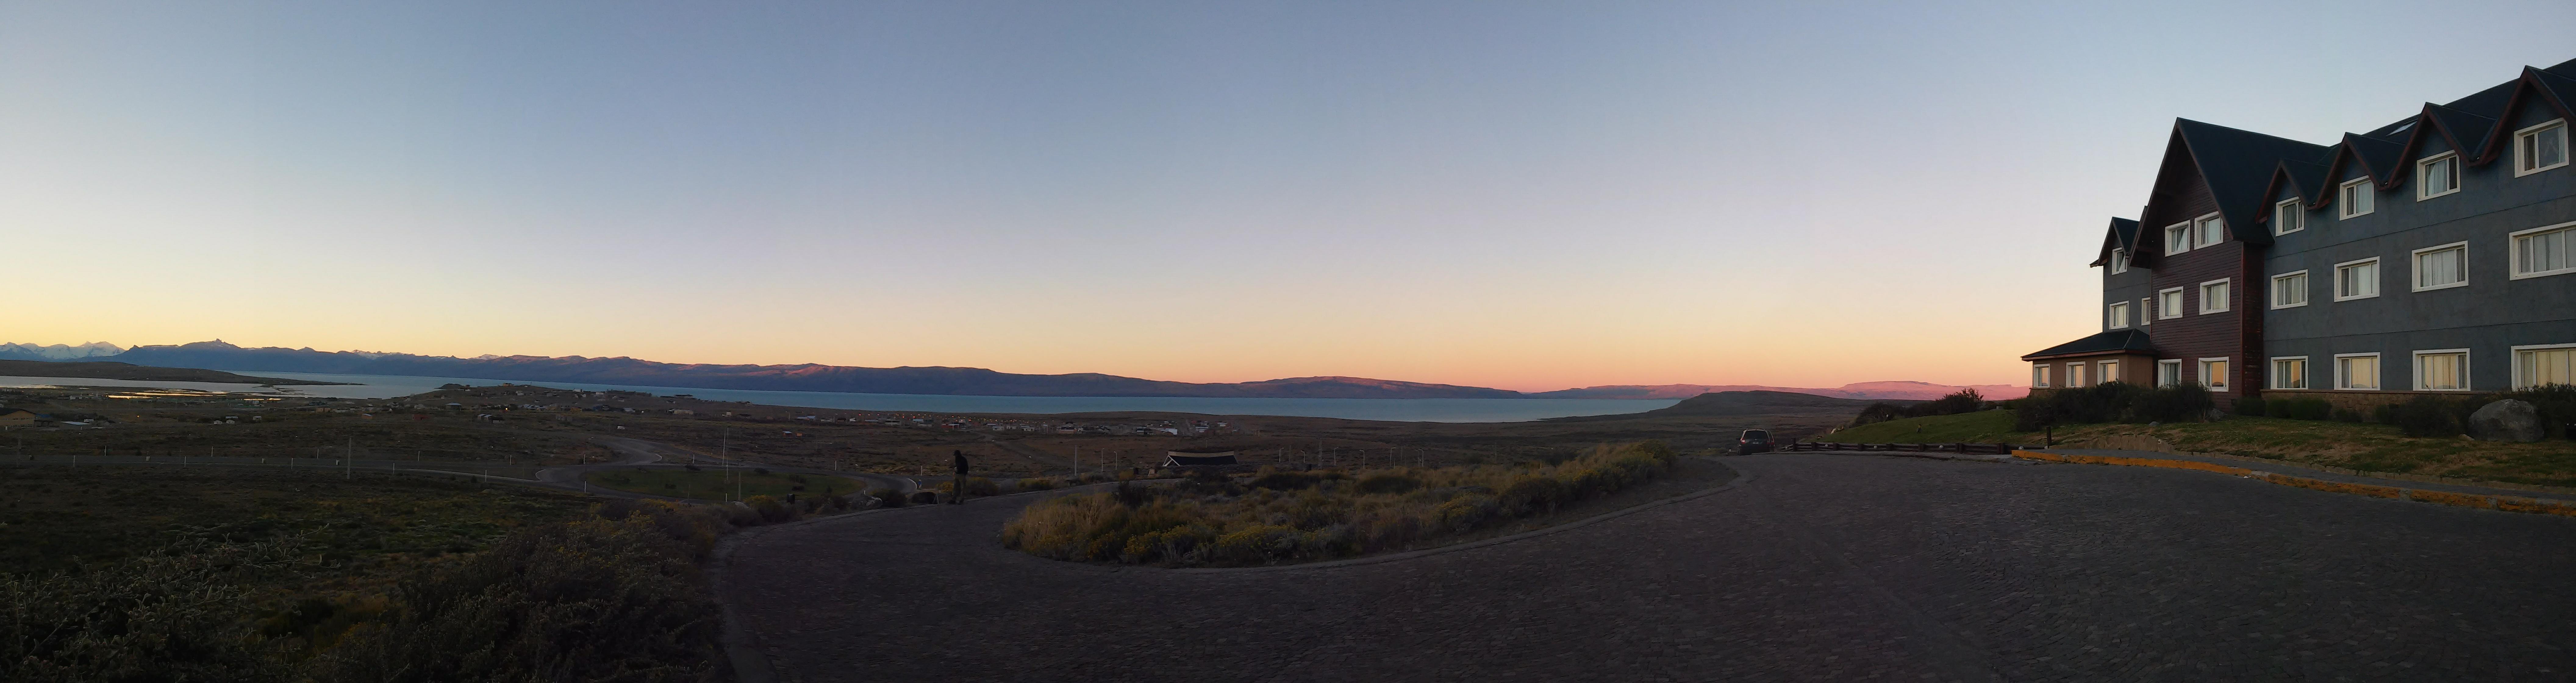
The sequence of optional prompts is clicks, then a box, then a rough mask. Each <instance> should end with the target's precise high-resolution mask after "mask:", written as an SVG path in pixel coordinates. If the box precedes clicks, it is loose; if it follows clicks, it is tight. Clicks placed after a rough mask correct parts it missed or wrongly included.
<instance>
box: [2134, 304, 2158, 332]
mask: <svg viewBox="0 0 2576 683" xmlns="http://www.w3.org/2000/svg"><path fill="white" fill-rule="evenodd" d="M2155 307H2156V304H2155V300H2153V299H2147V298H2140V299H2138V326H2139V327H2146V326H2147V319H2148V318H2153V317H2155V316H2152V315H2148V314H2147V312H2148V311H2152V310H2156V308H2155Z"/></svg>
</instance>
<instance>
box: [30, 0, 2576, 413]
mask: <svg viewBox="0 0 2576 683" xmlns="http://www.w3.org/2000/svg"><path fill="white" fill-rule="evenodd" d="M2440 14H2441V15H2443V16H2445V17H2449V18H2450V19H2451V20H2447V21H2435V20H2431V19H2433V17H2428V16H2426V15H2425V13H2424V7H2423V6H2422V5H2421V4H2420V3H2402V4H2401V3H2393V2H2392V3H2364V2H2302V3H2283V4H2266V3H2253V2H2216V3H2202V4H2197V5H2195V4H2192V3H2026V4H2015V3H1861V2H1802V3H1717V2H1685V3H1655V2H1613V3H1599V2H1563V3H1549V2H1428V3H1425V2H1351V3H1333V2H1291V3H1259V2H1239V3H1235V2H1229V3H1183V2H1172V3H1154V2H1123V3H1087V2H1003V3H995V2H974V1H941V2H900V3H889V2H841V1H834V2H810V3H804V2H762V3H703V2H592V3H585V2H533V3H532V2H492V3H474V2H441V3H312V4H297V3H259V2H230V3H121V2H78V3H63V2H28V1H24V0H0V244H6V245H7V246H6V248H5V249H0V269H5V272H7V273H8V274H9V275H10V277H9V280H10V281H11V282H13V283H15V286H14V289H15V290H16V291H14V292H11V295H10V296H6V297H0V342H28V343H39V344H46V343H78V342H83V341H109V342H114V343H118V344H125V345H135V344H175V343H184V342H190V341H201V340H206V339H215V338H221V339H224V340H226V341H229V342H232V343H235V344H241V345H244V346H270V345H274V346H288V347H312V348H317V349H323V350H342V349H358V350H371V351H399V352H408V353H423V354H436V355H462V356H474V355H481V354H486V353H498V354H505V355H506V354H529V355H549V356H563V355H584V356H594V357H597V356H631V357H636V358H644V359H650V360H659V361H668V362H682V363H829V364H837V365H861V366H877V367H885V366H902V365H911V366H926V365H946V366H970V367H986V368H993V369H996V370H1002V371H1006V372H1028V373H1063V372H1105V373H1111V374H1119V375H1128V376H1137V377H1147V378H1154V379H1167V380H1180V381H1195V382H1234V381H1251V380H1263V379H1273V378H1281V377H1298V376H1313V375H1349V376H1362V377H1376V378H1383V379H1398V380H1410V381H1420V382H1439V383H1449V384H1465V385H1476V386H1491V387H1501V388H1508V389H1521V390H1549V389H1561V388H1566V387H1575V386H1593V385H1606V384H1667V383H1696V384H1769V385H1786V386H1838V385H1841V384H1844V383H1848V382H1862V381H1878V380H1921V381H1931V382H1941V383H1949V384H1971V383H1974V384H2004V383H2022V382H2026V381H2027V375H2028V370H2027V366H2025V365H2024V364H2022V363H2021V362H2019V361H2018V360H2017V358H2018V356H2020V355H2021V354H2023V353H2027V352H2030V351H2032V350H2036V349H2039V348H2042V347H2046V346H2050V345H2054V344H2056V343H2059V342H2063V341H2067V340H2070V339H2073V338H2076V337H2079V336H2083V335H2085V334H2090V333H2092V332H2094V331H2097V330H2098V328H2099V325H2100V322H2099V320H2098V318H2099V317H2100V312H2099V310H2098V308H2099V307H2098V305H2097V299H2098V298H2099V292H2100V289H2099V286H2100V283H2099V279H2098V278H2099V277H2100V273H2099V271H2097V270H2095V269H2092V268H2089V267H2087V266H2086V265H2085V264H2086V263H2088V262H2090V261H2091V260H2092V258H2093V256H2094V253H2095V250H2096V249H2097V248H2098V246H2099V245H2100V243H2101V238H2102V231H2103V226H2104V225H2105V224H2106V223H2107V221H2108V219H2109V218H2110V217H2112V216H2128V217H2134V216H2135V214H2136V212H2137V208H2138V207H2139V206H2140V205H2141V204H2143V203H2145V200H2146V196H2147V191H2148V183H2149V182H2150V180H2151V179H2152V177H2153V174H2154V173H2155V164H2156V162H2157V160H2158V159H2159V158H2160V155H2161V154H2162V150H2163V146H2164V143H2165V141H2166V137H2167V135H2168V134H2169V132H2170V129H2171V126H2172V121H2173V119H2174V118H2176V117H2182V118H2190V119H2194V120H2200V121H2207V122H2211V123H2217V124H2221V125H2227V126H2233V127H2238V128H2244V129H2248V130H2255V131H2260V132H2265V133H2270V134H2274V135H2280V136H2284V137H2290V138H2295V139H2301V140H2307V141H2310V142H2318V143H2324V142H2330V141H2332V140H2334V139H2336V138H2337V137H2338V136H2339V135H2340V134H2341V133H2342V132H2344V131H2361V130H2368V129H2371V128H2374V127H2377V126H2379V125H2381V124H2385V123H2387V122H2390V121H2393V120H2396V119H2398V118H2402V117H2404V116H2406V115H2408V114H2410V113H2412V112H2414V111H2416V110H2417V109H2418V108H2419V107H2420V105H2421V103H2423V102H2425V101H2448V100H2451V99H2454V98H2457V97H2460V96H2463V95H2466V94H2468V93H2471V92H2474V91H2476V90H2478V89H2481V88H2484V87H2487V86H2489V85H2493V84H2495V83H2500V82H2503V81H2506V80H2508V79H2511V78H2514V77H2515V76H2516V75H2517V74H2518V73H2519V72H2520V69H2521V68H2522V67H2523V66H2524V65H2526V64H2529V65H2542V66H2545V65H2550V64H2555V63H2558V62H2560V61H2565V60H2567V59H2569V58H2576V50H2571V49H2570V48H2569V47H2568V46H2567V44H2566V43H2564V42H2563V41H2560V40H2557V39H2554V38H2549V37H2546V36H2544V35H2543V34H2547V35H2556V34H2555V33H2550V32H2548V31H2543V30H2541V28H2540V27H2548V26H2560V27H2564V26H2576V3H2567V2H2564V1H2563V0H2556V1H2550V2H2520V3H2454V4H2449V5H2445V6H2444V9H2443V11H2442V12H2441V13H2440Z"/></svg>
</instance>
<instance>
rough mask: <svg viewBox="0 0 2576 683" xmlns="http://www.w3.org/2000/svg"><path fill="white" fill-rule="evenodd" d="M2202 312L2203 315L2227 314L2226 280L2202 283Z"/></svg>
mask: <svg viewBox="0 0 2576 683" xmlns="http://www.w3.org/2000/svg"><path fill="white" fill-rule="evenodd" d="M2200 312H2201V313H2203V314H2208V313H2225V312H2227V281H2226V280H2211V281H2208V282H2203V283H2200Z"/></svg>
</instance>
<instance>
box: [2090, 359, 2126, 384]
mask: <svg viewBox="0 0 2576 683" xmlns="http://www.w3.org/2000/svg"><path fill="white" fill-rule="evenodd" d="M2117 381H2120V361H2116V360H2106V361H2102V362H2099V363H2094V364H2093V383H2094V384H2104V383H2109V382H2117Z"/></svg>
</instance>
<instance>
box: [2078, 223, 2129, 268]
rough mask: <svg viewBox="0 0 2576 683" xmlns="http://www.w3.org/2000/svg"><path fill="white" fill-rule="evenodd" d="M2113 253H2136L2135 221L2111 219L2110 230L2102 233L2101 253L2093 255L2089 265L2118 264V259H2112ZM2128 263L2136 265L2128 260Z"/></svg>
mask: <svg viewBox="0 0 2576 683" xmlns="http://www.w3.org/2000/svg"><path fill="white" fill-rule="evenodd" d="M2115 252H2116V253H2119V254H2136V253H2138V222H2137V221H2133V220H2129V219H2126V218H2113V219H2111V227H2110V229H2108V230H2105V231H2104V232H2103V233H2102V251H2101V252H2100V253H2099V254H2096V255H2094V257H2093V263H2091V264H2090V265H2093V266H2095V267H2100V266H2110V265H2114V264H2117V263H2119V259H2117V258H2114V257H2113V256H2114V253H2115ZM2129 263H2130V265H2136V264H2137V260H2136V259H2130V261H2129Z"/></svg>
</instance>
